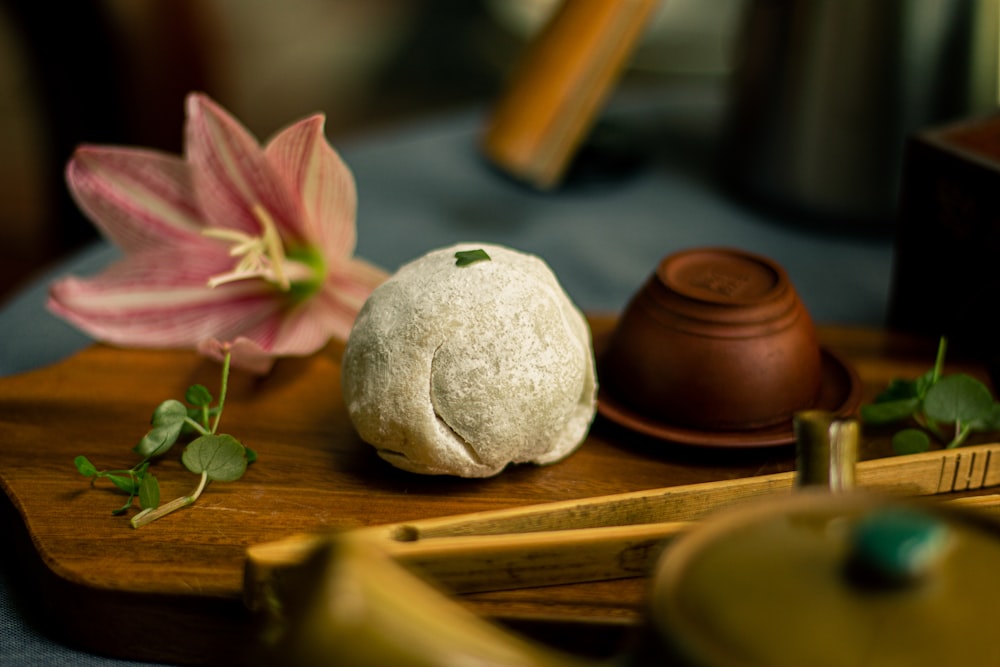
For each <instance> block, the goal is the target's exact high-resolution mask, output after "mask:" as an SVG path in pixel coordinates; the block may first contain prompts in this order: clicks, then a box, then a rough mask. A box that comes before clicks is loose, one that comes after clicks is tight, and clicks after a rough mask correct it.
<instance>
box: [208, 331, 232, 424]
mask: <svg viewBox="0 0 1000 667" xmlns="http://www.w3.org/2000/svg"><path fill="white" fill-rule="evenodd" d="M232 357H233V353H232V352H231V351H230V350H229V349H228V348H227V349H226V355H225V356H224V357H223V358H222V382H221V384H220V386H219V411H218V412H216V413H215V421H214V422H212V433H215V432H216V431H217V430H218V429H219V420H220V419H222V409H223V408H224V407H225V405H226V390H227V389H228V388H229V361H230V360H231V359H232Z"/></svg>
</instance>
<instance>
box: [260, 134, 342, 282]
mask: <svg viewBox="0 0 1000 667" xmlns="http://www.w3.org/2000/svg"><path fill="white" fill-rule="evenodd" d="M324 121H325V119H324V117H323V116H322V115H315V116H312V117H311V118H306V119H304V120H301V121H299V122H297V123H295V124H293V125H290V126H289V127H287V128H285V129H284V130H282V131H281V132H279V133H278V134H277V135H276V136H275V137H274V138H273V139H272V140H271V141H270V142H269V143H268V145H267V147H266V148H265V155H267V158H268V160H270V162H271V164H273V165H274V168H275V171H276V172H277V173H278V174H280V175H281V176H282V177H284V179H285V182H286V185H287V187H288V188H289V190H290V191H291V192H292V193H293V194H294V195H296V196H298V198H299V199H300V200H301V201H302V205H303V206H302V208H303V213H304V215H303V216H302V218H301V223H302V228H301V229H300V230H299V231H298V233H299V237H300V238H304V239H308V240H309V241H310V242H311V243H313V244H318V245H319V246H320V247H321V248H322V251H323V255H324V256H325V257H326V259H327V261H332V262H337V261H338V260H341V259H347V258H349V257H350V256H351V255H352V254H353V253H354V245H355V242H356V230H355V225H354V216H355V213H356V211H357V190H356V188H355V184H354V175H353V174H352V173H351V170H350V169H349V168H348V167H347V165H346V164H344V161H343V160H342V159H341V157H340V155H339V154H338V153H337V151H335V150H334V149H333V147H331V146H330V144H329V143H328V142H327V140H326V136H325V135H324V134H323V123H324Z"/></svg>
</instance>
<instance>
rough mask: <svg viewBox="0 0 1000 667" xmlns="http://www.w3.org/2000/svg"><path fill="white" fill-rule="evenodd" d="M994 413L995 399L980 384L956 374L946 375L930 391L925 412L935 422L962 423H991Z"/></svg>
mask: <svg viewBox="0 0 1000 667" xmlns="http://www.w3.org/2000/svg"><path fill="white" fill-rule="evenodd" d="M992 409H993V396H992V395H991V394H990V390H989V389H987V388H986V385H984V384H983V383H982V382H980V381H979V380H976V379H975V378H973V377H971V376H968V375H965V374H964V373H956V374H954V375H946V376H944V377H942V378H941V379H940V380H938V381H937V382H935V383H934V385H933V386H932V387H931V388H930V389H928V390H927V397H926V398H924V412H925V413H926V414H927V416H928V417H929V418H931V419H933V420H934V421H939V422H960V423H962V424H968V423H971V422H973V421H977V420H982V419H988V418H989V417H990V415H991V412H992Z"/></svg>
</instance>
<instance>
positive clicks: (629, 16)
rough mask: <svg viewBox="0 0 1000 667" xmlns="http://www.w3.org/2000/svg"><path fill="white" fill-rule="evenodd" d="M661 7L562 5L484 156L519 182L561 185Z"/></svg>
mask: <svg viewBox="0 0 1000 667" xmlns="http://www.w3.org/2000/svg"><path fill="white" fill-rule="evenodd" d="M658 5H659V0H570V1H568V2H563V3H562V6H561V8H560V9H559V10H558V12H557V13H556V14H555V15H554V16H553V17H552V18H551V19H550V21H549V23H548V24H547V25H546V26H545V28H544V29H543V30H542V32H541V33H540V34H539V35H538V36H537V37H536V38H535V40H534V42H532V44H531V45H530V46H529V48H528V51H527V52H526V53H525V55H524V58H523V60H522V62H521V63H520V65H519V67H518V68H517V69H516V70H515V72H514V75H513V77H512V79H511V81H510V84H509V86H508V88H507V90H506V91H505V93H504V94H503V96H502V97H501V98H500V101H499V102H498V104H497V107H496V109H495V110H494V112H493V116H492V118H491V119H490V122H489V126H488V127H487V130H486V133H485V136H484V139H483V151H484V153H485V154H486V156H487V157H488V158H489V159H491V160H492V161H493V162H494V163H495V164H496V165H497V166H499V167H500V168H501V169H504V170H505V171H507V172H508V173H510V174H511V175H512V176H514V177H515V178H518V179H520V180H523V181H525V182H527V183H529V184H531V185H533V186H535V187H538V188H540V189H548V188H551V187H553V186H555V185H558V183H559V181H560V180H561V178H562V176H563V173H564V171H565V169H566V166H567V164H568V163H569V161H570V159H571V158H572V157H573V155H574V153H575V151H576V149H577V147H578V146H579V144H580V142H581V141H582V140H583V138H584V136H585V135H586V133H587V132H588V130H589V129H590V127H591V125H592V123H593V120H594V118H595V116H596V114H597V112H598V111H599V109H600V106H601V103H602V102H603V101H604V98H605V97H606V96H607V94H608V92H609V91H610V89H611V88H612V86H613V84H614V83H615V81H616V80H617V79H618V75H619V73H620V72H621V69H622V67H623V66H624V65H625V63H626V62H627V60H628V57H629V56H630V55H631V54H632V52H633V50H634V48H635V46H636V45H637V44H638V42H639V38H640V37H641V36H642V33H643V30H644V29H645V27H646V25H647V24H648V22H649V20H650V18H651V17H652V15H653V13H654V10H655V9H656V7H657V6H658Z"/></svg>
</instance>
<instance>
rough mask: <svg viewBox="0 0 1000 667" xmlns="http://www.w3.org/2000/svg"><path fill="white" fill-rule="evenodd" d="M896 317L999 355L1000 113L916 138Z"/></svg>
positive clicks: (906, 188)
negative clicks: (996, 323) (997, 323)
mask: <svg viewBox="0 0 1000 667" xmlns="http://www.w3.org/2000/svg"><path fill="white" fill-rule="evenodd" d="M897 224H898V227H897V231H896V248H895V259H894V267H893V283H892V287H891V296H890V303H889V311H888V322H887V324H888V326H889V327H890V328H893V329H900V330H905V331H910V332H915V333H919V334H924V335H928V336H934V337H937V336H940V335H946V336H948V339H949V350H950V352H949V357H951V356H952V354H956V355H962V356H966V357H971V358H975V359H977V360H980V361H984V362H988V363H989V365H990V366H991V367H995V362H996V361H997V360H998V359H1000V354H998V352H997V350H998V349H1000V328H998V327H996V325H995V322H997V321H998V319H1000V318H998V316H1000V114H996V115H992V116H990V117H987V118H982V119H977V120H973V121H965V122H962V123H958V124H954V125H949V126H945V127H940V128H934V129H931V130H928V131H925V132H921V133H919V134H917V135H915V136H914V137H912V138H911V139H910V141H909V144H908V146H907V150H906V156H905V161H904V165H903V176H902V187H901V192H900V204H899V218H898V223H897Z"/></svg>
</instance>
